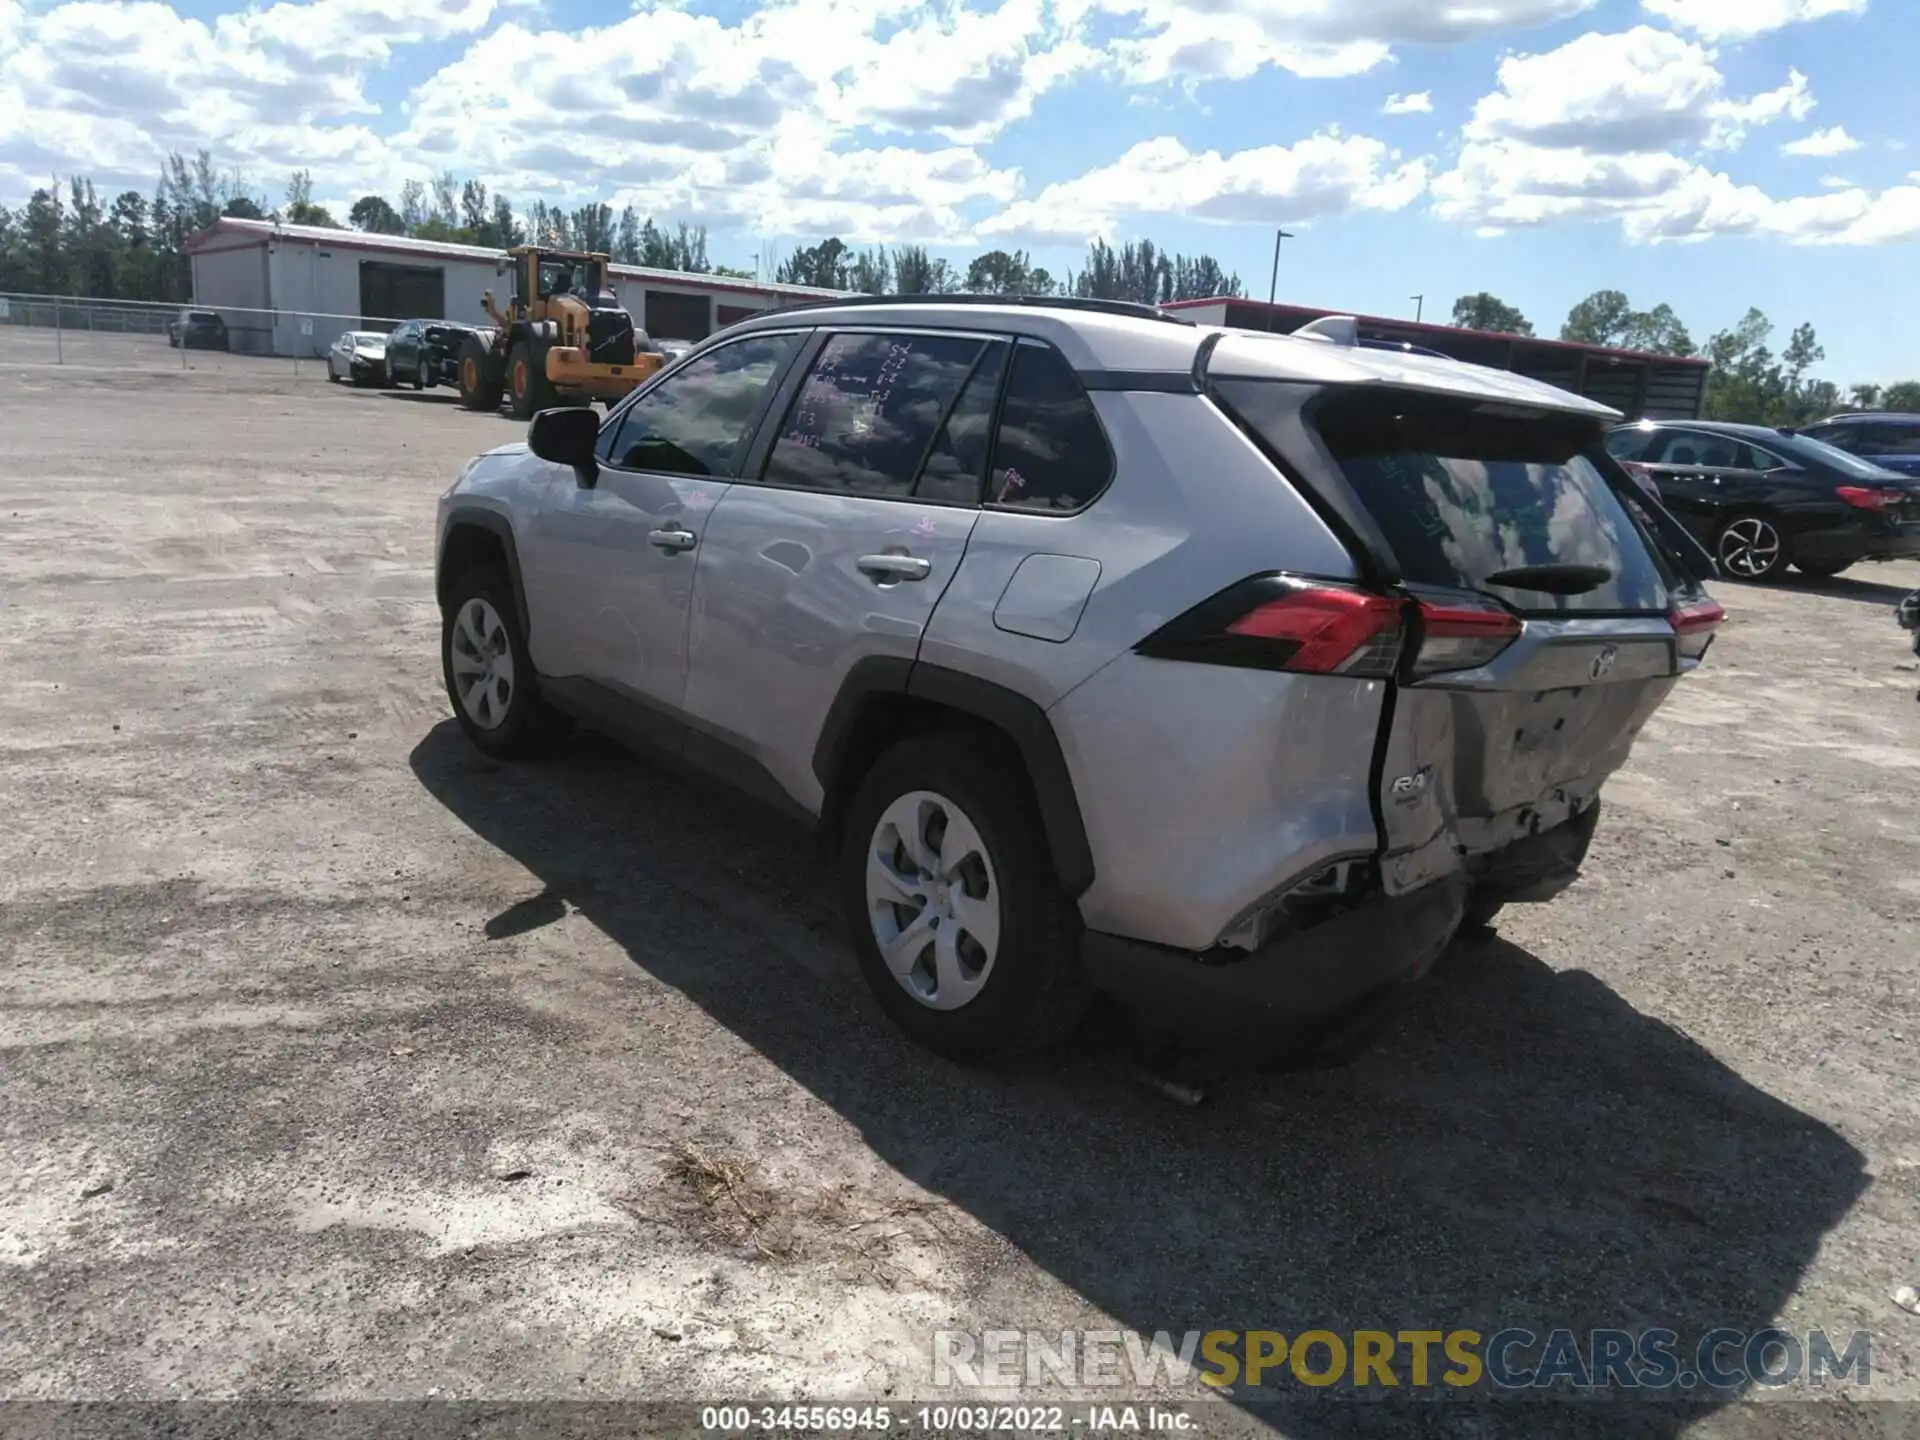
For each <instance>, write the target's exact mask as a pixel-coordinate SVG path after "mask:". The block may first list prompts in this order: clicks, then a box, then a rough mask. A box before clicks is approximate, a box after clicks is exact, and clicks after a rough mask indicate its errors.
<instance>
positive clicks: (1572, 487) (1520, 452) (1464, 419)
mask: <svg viewBox="0 0 1920 1440" xmlns="http://www.w3.org/2000/svg"><path fill="white" fill-rule="evenodd" d="M1230 383H1233V384H1234V385H1235V389H1236V390H1238V389H1239V388H1240V387H1241V386H1242V385H1245V384H1249V383H1250V384H1255V385H1257V384H1258V382H1230ZM1223 388H1224V387H1223ZM1228 398H1229V400H1230V402H1232V401H1233V400H1234V398H1235V397H1233V396H1229V397H1228ZM1244 402H1245V397H1242V403H1239V404H1236V406H1235V408H1237V409H1241V410H1242V411H1243V416H1242V418H1243V419H1244V420H1247V421H1250V422H1257V410H1258V406H1257V405H1254V406H1249V405H1247V404H1246V403H1244ZM1309 420H1310V423H1311V424H1312V425H1313V426H1314V428H1315V429H1316V430H1318V432H1319V434H1320V438H1321V440H1322V441H1323V442H1324V443H1325V444H1326V446H1327V448H1328V449H1329V450H1330V451H1331V452H1332V454H1333V457H1334V459H1335V460H1337V461H1338V462H1339V464H1340V468H1341V470H1342V471H1343V472H1344V473H1345V475H1346V478H1347V481H1348V483H1349V484H1350V485H1351V486H1352V487H1353V489H1354V491H1355V493H1356V494H1357V495H1358V496H1359V498H1360V501H1361V503H1362V504H1364V505H1365V506H1366V508H1367V511H1368V513H1369V514H1370V515H1371V516H1372V517H1373V520H1374V522H1375V523H1376V524H1377V525H1378V526H1379V527H1380V529H1381V531H1382V532H1384V534H1385V535H1386V538H1387V542H1388V544H1389V545H1391V546H1392V547H1393V552H1394V557H1395V558H1396V559H1397V560H1398V561H1399V563H1400V570H1401V574H1402V575H1403V577H1404V578H1405V579H1406V580H1407V581H1408V582H1409V583H1410V584H1416V585H1437V586H1446V587H1450V588H1466V589H1472V590H1479V591H1482V592H1485V593H1487V594H1489V595H1493V596H1495V597H1496V598H1498V599H1500V600H1502V601H1504V602H1506V603H1507V604H1509V605H1511V606H1512V607H1513V608H1514V609H1516V610H1519V611H1521V612H1522V613H1525V614H1533V615H1551V614H1562V613H1566V614H1593V613H1596V612H1598V613H1611V614H1621V613H1635V612H1648V613H1660V612H1664V611H1665V610H1666V608H1667V600H1668V593H1667V586H1666V582H1665V579H1664V577H1663V574H1662V572H1661V569H1660V566H1659V562H1658V561H1657V560H1655V558H1654V554H1653V548H1652V546H1651V544H1650V543H1649V541H1648V540H1647V538H1646V537H1645V535H1644V534H1643V533H1642V531H1641V529H1640V526H1639V523H1638V522H1637V521H1636V520H1635V519H1634V518H1633V516H1632V515H1630V514H1629V513H1628V510H1627V507H1626V506H1624V505H1623V504H1622V503H1621V501H1620V499H1619V497H1618V496H1616V495H1615V494H1614V491H1613V489H1612V487H1611V486H1610V485H1608V483H1607V481H1606V479H1605V477H1604V476H1602V475H1601V473H1600V471H1599V470H1598V469H1597V468H1595V465H1594V463H1593V462H1592V461H1590V460H1588V459H1587V458H1586V455H1587V454H1597V453H1600V444H1601V440H1602V436H1603V431H1602V428H1601V427H1600V426H1598V425H1596V424H1594V423H1592V422H1590V421H1584V420H1580V419H1578V418H1577V417H1573V418H1568V419H1561V418H1558V417H1554V418H1545V419H1541V418H1532V417H1514V416H1510V415H1506V416H1503V415H1498V414H1488V413H1484V412H1482V411H1480V410H1477V409H1476V408H1475V407H1474V406H1473V404H1472V403H1471V402H1467V403H1462V402H1460V401H1457V400H1447V399H1437V398H1434V397H1429V396H1424V395H1410V394H1407V393H1406V392H1393V391H1379V390H1375V391H1368V392H1357V393H1354V394H1350V395H1336V396H1333V397H1330V398H1329V399H1326V400H1323V401H1321V402H1319V403H1318V404H1317V405H1316V406H1315V407H1314V408H1313V410H1312V411H1311V413H1310V416H1309ZM1542 565H1547V566H1566V565H1581V566H1598V567H1602V568H1604V569H1606V570H1607V571H1608V572H1609V578H1607V579H1606V580H1604V581H1603V582H1601V583H1600V584H1598V585H1597V586H1595V587H1594V588H1592V589H1590V590H1587V591H1585V592H1584V593H1581V594H1577V595H1556V594H1552V593H1548V592H1546V591H1542V590H1538V589H1531V588H1526V587H1522V586H1516V585H1504V584H1494V583H1492V577H1494V576H1496V575H1500V574H1502V573H1503V572H1508V571H1514V570H1519V569H1522V568H1525V567H1535V566H1542Z"/></svg>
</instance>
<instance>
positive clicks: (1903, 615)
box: [1894, 590, 1920, 655]
mask: <svg viewBox="0 0 1920 1440" xmlns="http://www.w3.org/2000/svg"><path fill="white" fill-rule="evenodd" d="M1894 619H1896V620H1898V621H1899V622H1900V628H1901V629H1902V630H1906V631H1908V632H1910V633H1911V634H1912V635H1913V653H1914V654H1916V655H1920V590H1916V591H1914V592H1913V593H1912V594H1911V595H1909V596H1907V598H1906V599H1904V600H1902V601H1901V602H1900V608H1899V609H1898V610H1896V611H1894Z"/></svg>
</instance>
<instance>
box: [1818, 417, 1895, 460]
mask: <svg viewBox="0 0 1920 1440" xmlns="http://www.w3.org/2000/svg"><path fill="white" fill-rule="evenodd" d="M1816 438H1817V439H1821V440H1824V441H1826V442H1827V443H1828V444H1829V445H1839V446H1840V448H1841V449H1842V450H1851V451H1852V452H1853V453H1854V454H1856V455H1865V456H1873V455H1916V454H1920V425H1898V424H1889V423H1880V424H1874V425H1862V426H1861V427H1860V430H1859V433H1858V435H1857V436H1856V437H1855V439H1854V443H1853V444H1851V445H1846V444H1843V443H1842V442H1841V441H1840V440H1839V439H1838V438H1837V437H1835V436H1833V435H1831V434H1829V433H1828V432H1827V431H1825V430H1822V431H1821V432H1820V433H1819V435H1818V436H1817V437H1816Z"/></svg>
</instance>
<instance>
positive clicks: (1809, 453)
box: [1786, 435, 1920, 480]
mask: <svg viewBox="0 0 1920 1440" xmlns="http://www.w3.org/2000/svg"><path fill="white" fill-rule="evenodd" d="M1786 442H1787V443H1786V449H1787V450H1788V451H1789V453H1794V454H1799V455H1802V456H1804V457H1805V458H1807V459H1809V460H1814V461H1818V462H1820V463H1821V464H1824V465H1828V466H1831V467H1832V468H1833V469H1835V470H1838V471H1840V472H1841V473H1842V474H1843V475H1852V476H1854V477H1855V478H1856V479H1860V480H1885V479H1887V478H1888V477H1890V476H1892V475H1893V474H1894V473H1895V472H1894V471H1892V470H1887V469H1884V468H1882V467H1881V466H1879V465H1876V464H1874V463H1873V462H1872V461H1871V460H1862V459H1861V458H1860V457H1859V456H1858V455H1849V454H1848V453H1847V452H1846V451H1844V450H1842V449H1841V448H1840V447H1839V446H1838V445H1829V444H1828V443H1827V442H1826V441H1824V440H1816V439H1814V438H1813V437H1812V436H1811V435H1789V436H1787V437H1786ZM1916 448H1920V447H1916Z"/></svg>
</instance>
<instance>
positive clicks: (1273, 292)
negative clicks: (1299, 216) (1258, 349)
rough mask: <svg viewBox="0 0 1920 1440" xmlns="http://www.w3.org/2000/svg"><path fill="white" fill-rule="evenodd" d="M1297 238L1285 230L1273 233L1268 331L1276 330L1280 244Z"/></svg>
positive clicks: (1268, 298)
mask: <svg viewBox="0 0 1920 1440" xmlns="http://www.w3.org/2000/svg"><path fill="white" fill-rule="evenodd" d="M1295 238H1296V237H1295V236H1293V235H1291V234H1289V233H1288V232H1287V231H1285V230H1276V231H1274V232H1273V275H1272V277H1271V278H1270V279H1269V280H1268V281H1267V329H1269V330H1271V329H1273V328H1274V324H1273V307H1274V300H1275V297H1277V296H1278V295H1279V293H1280V242H1281V241H1282V240H1292V239H1295Z"/></svg>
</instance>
